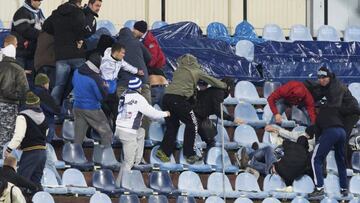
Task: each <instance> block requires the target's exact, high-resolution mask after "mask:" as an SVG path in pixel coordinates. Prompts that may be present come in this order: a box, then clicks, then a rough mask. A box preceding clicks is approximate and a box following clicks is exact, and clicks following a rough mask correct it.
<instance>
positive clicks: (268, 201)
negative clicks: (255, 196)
mask: <svg viewBox="0 0 360 203" xmlns="http://www.w3.org/2000/svg"><path fill="white" fill-rule="evenodd" d="M262 203H281V202H280V201H279V200H278V199H276V198H273V197H268V198H266V199H264V200H263V201H262Z"/></svg>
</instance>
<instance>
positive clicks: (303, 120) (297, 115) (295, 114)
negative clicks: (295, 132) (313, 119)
mask: <svg viewBox="0 0 360 203" xmlns="http://www.w3.org/2000/svg"><path fill="white" fill-rule="evenodd" d="M291 112H292V113H291V120H294V121H296V123H299V124H301V125H306V126H308V125H309V124H310V120H309V118H308V116H306V114H305V113H304V112H303V111H301V110H300V109H298V108H297V107H295V106H293V107H292V110H291Z"/></svg>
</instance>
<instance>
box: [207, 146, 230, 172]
mask: <svg viewBox="0 0 360 203" xmlns="http://www.w3.org/2000/svg"><path fill="white" fill-rule="evenodd" d="M222 154H223V155H224V164H225V166H224V167H225V168H226V167H229V166H231V165H232V164H231V161H230V157H229V155H228V153H227V152H226V151H225V150H224V153H222V148H221V147H212V148H211V149H210V150H209V151H208V153H207V156H206V164H208V165H213V166H217V167H222V165H223V164H222V157H221V155H222Z"/></svg>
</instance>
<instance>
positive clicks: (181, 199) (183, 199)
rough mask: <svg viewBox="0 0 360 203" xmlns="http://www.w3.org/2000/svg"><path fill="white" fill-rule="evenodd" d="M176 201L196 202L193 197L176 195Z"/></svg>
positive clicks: (181, 202) (179, 202) (180, 202)
mask: <svg viewBox="0 0 360 203" xmlns="http://www.w3.org/2000/svg"><path fill="white" fill-rule="evenodd" d="M176 203H196V200H195V198H194V197H188V196H178V197H177V198H176Z"/></svg>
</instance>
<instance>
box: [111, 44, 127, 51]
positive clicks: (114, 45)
mask: <svg viewBox="0 0 360 203" xmlns="http://www.w3.org/2000/svg"><path fill="white" fill-rule="evenodd" d="M121 49H125V46H124V45H123V44H121V43H118V42H116V43H114V44H113V45H112V47H111V53H114V52H116V51H120V50H121Z"/></svg>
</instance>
